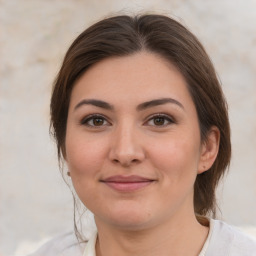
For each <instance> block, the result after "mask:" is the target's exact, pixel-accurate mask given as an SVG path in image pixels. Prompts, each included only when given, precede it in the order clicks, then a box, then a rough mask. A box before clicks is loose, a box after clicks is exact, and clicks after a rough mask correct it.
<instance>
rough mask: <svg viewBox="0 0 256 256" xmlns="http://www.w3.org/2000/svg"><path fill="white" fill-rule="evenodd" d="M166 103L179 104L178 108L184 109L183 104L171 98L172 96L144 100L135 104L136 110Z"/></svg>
mask: <svg viewBox="0 0 256 256" xmlns="http://www.w3.org/2000/svg"><path fill="white" fill-rule="evenodd" d="M167 103H172V104H176V105H177V106H179V107H180V108H182V109H184V106H183V105H182V104H181V103H180V102H179V101H177V100H175V99H172V98H161V99H155V100H150V101H146V102H144V103H141V104H139V105H138V106H137V108H136V109H137V110H138V111H141V110H144V109H147V108H151V107H155V106H159V105H164V104H167Z"/></svg>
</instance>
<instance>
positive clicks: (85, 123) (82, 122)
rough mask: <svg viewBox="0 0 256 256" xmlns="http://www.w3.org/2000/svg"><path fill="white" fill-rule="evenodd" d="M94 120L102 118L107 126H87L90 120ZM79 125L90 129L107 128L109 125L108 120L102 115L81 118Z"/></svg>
mask: <svg viewBox="0 0 256 256" xmlns="http://www.w3.org/2000/svg"><path fill="white" fill-rule="evenodd" d="M94 118H102V119H104V121H106V122H108V125H100V126H93V125H89V124H88V123H87V122H89V121H90V120H92V119H94ZM79 124H81V125H85V126H87V127H90V128H100V127H103V126H109V125H110V124H111V123H110V121H109V120H108V118H107V117H105V116H104V115H102V114H90V115H87V116H85V117H83V118H82V119H81V121H80V122H79Z"/></svg>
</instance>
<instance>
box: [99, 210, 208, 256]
mask: <svg viewBox="0 0 256 256" xmlns="http://www.w3.org/2000/svg"><path fill="white" fill-rule="evenodd" d="M182 217H184V218H182ZM182 217H181V216H180V215H179V217H178V218H175V217H174V218H172V219H171V220H169V221H168V222H165V223H163V224H161V225H156V226H152V227H148V228H144V229H141V230H129V231H127V230H124V229H121V228H113V227H111V226H108V225H106V224H103V223H101V222H100V220H98V219H95V220H96V224H97V227H98V241H97V245H96V255H97V256H113V255H118V256H128V255H129V256H130V255H140V256H151V255H152V256H153V255H154V256H155V255H158V256H166V255H173V256H178V255H184V256H187V255H189V256H196V255H198V254H199V253H200V251H201V249H202V247H203V244H204V242H205V240H206V238H207V234H208V228H207V227H204V226H202V225H201V224H199V223H198V222H197V220H196V217H195V215H194V214H192V215H191V216H182Z"/></svg>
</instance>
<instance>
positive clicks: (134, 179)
mask: <svg viewBox="0 0 256 256" xmlns="http://www.w3.org/2000/svg"><path fill="white" fill-rule="evenodd" d="M101 181H102V182H120V183H121V182H123V183H125V182H127V183H128V182H147V181H148V182H149V181H154V179H151V178H146V177H141V176H137V175H130V176H124V175H115V176H110V177H108V178H105V179H102V180H101Z"/></svg>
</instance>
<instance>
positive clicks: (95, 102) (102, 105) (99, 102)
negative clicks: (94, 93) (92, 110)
mask: <svg viewBox="0 0 256 256" xmlns="http://www.w3.org/2000/svg"><path fill="white" fill-rule="evenodd" d="M82 105H93V106H96V107H99V108H104V109H107V110H114V106H112V105H110V104H109V103H107V102H105V101H102V100H95V99H88V100H82V101H80V102H79V103H78V104H77V105H76V106H75V108H74V110H76V109H78V108H79V107H81V106H82Z"/></svg>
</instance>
